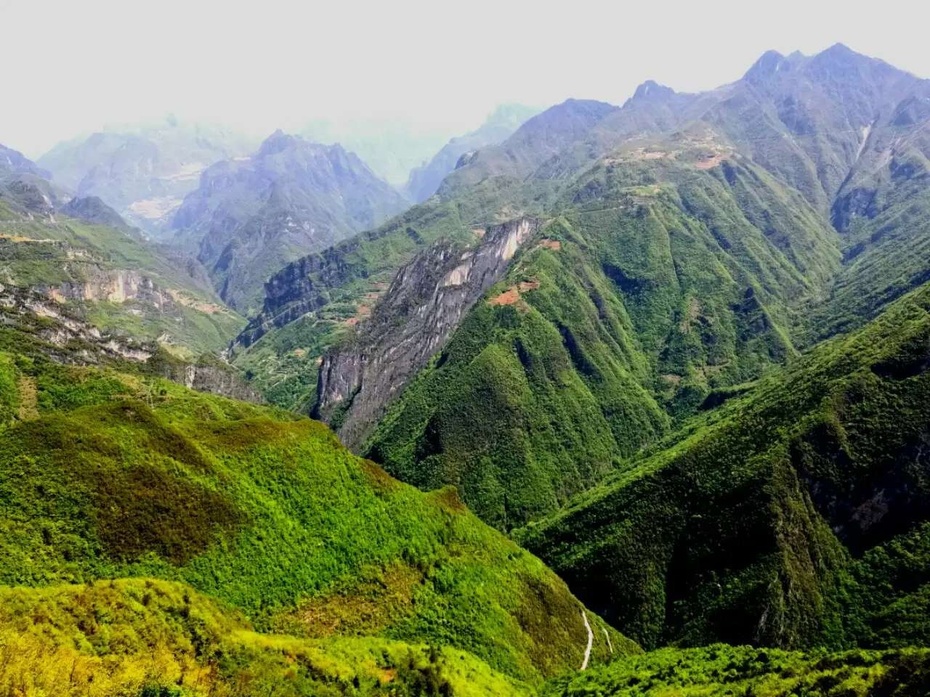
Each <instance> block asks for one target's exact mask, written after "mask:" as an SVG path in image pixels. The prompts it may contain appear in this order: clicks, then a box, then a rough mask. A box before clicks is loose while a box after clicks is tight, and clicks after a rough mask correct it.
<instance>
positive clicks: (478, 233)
mask: <svg viewBox="0 0 930 697" xmlns="http://www.w3.org/2000/svg"><path fill="white" fill-rule="evenodd" d="M471 234H473V235H474V236H475V237H477V238H478V239H479V240H480V239H481V238H482V237H484V236H485V235H487V234H488V231H487V230H485V229H484V228H480V227H479V228H475V229H474V230H472V231H471Z"/></svg>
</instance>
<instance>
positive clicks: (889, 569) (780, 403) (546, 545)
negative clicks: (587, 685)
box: [520, 287, 930, 647]
mask: <svg viewBox="0 0 930 697" xmlns="http://www.w3.org/2000/svg"><path fill="white" fill-rule="evenodd" d="M928 309H930V287H924V288H922V289H920V290H919V291H918V292H916V293H914V294H911V295H909V296H907V297H905V298H904V299H902V300H900V301H898V302H897V303H896V304H895V305H894V306H893V307H892V308H891V309H889V310H888V311H887V312H886V313H884V314H883V315H882V316H881V317H879V318H878V319H877V320H875V321H873V322H872V323H870V324H869V325H868V326H867V327H865V328H864V329H863V330H861V331H859V332H856V333H854V334H852V335H850V336H848V337H844V338H841V339H837V340H835V341H833V342H829V343H827V344H825V345H823V346H821V347H818V348H817V349H815V350H814V351H813V352H812V353H811V354H810V355H809V356H806V357H805V358H803V359H801V360H799V361H797V362H795V363H794V364H792V365H791V366H790V367H789V369H788V370H787V371H786V372H785V374H784V375H779V376H777V377H772V378H770V379H768V380H766V381H764V382H763V383H762V384H760V385H759V386H758V387H756V388H755V389H754V390H753V391H752V393H751V395H750V396H748V397H746V398H744V399H741V400H737V401H736V402H735V403H731V404H729V405H726V406H725V407H724V408H723V410H722V411H720V412H715V413H713V414H711V415H709V416H708V417H706V418H705V419H703V420H699V421H697V422H694V423H693V424H692V425H691V426H690V427H689V428H688V429H687V430H685V431H683V432H682V433H681V434H679V435H678V436H677V437H676V438H674V439H671V440H670V441H669V442H668V443H667V444H666V445H665V446H663V447H662V448H657V449H655V452H654V453H653V454H650V455H644V456H639V457H635V458H631V459H630V460H628V461H627V462H626V463H624V464H623V465H622V466H621V468H620V470H619V472H618V473H617V474H616V475H615V476H614V477H613V478H612V479H611V480H610V481H609V482H608V483H606V484H605V485H603V486H601V487H599V488H597V489H595V490H593V491H592V492H590V493H589V494H587V495H584V496H582V497H580V498H579V499H578V500H576V501H575V502H573V503H572V504H570V505H569V506H568V507H566V509H565V510H564V511H563V512H560V513H559V514H556V515H555V516H553V517H552V518H551V519H550V520H547V521H545V522H543V523H540V524H538V525H531V526H529V527H527V528H526V529H525V530H524V531H522V533H521V534H520V539H521V540H522V541H523V542H524V543H525V544H526V545H527V546H528V547H529V549H531V550H534V551H535V552H536V553H537V554H540V555H541V556H542V557H543V558H544V559H545V560H547V561H548V562H549V563H550V564H551V565H552V566H553V568H554V569H556V570H557V571H558V572H559V573H560V574H562V576H563V577H564V578H565V579H566V580H567V581H568V583H569V585H570V587H572V588H573V590H574V591H575V592H576V593H578V594H579V596H580V597H581V598H583V599H584V600H585V601H586V602H587V603H588V604H589V605H590V606H591V607H593V608H595V609H596V610H598V611H600V612H601V613H602V614H604V616H606V617H607V618H609V620H610V621H612V622H613V623H615V625H616V626H618V627H620V628H622V629H623V630H624V631H626V632H628V633H629V634H631V635H632V636H633V637H635V638H637V639H639V640H640V641H642V642H644V643H645V644H647V645H650V646H654V645H657V644H661V643H665V642H671V641H673V642H681V643H685V644H692V645H694V644H702V643H707V642H712V641H718V640H724V641H728V642H731V643H750V642H751V643H756V644H767V645H775V646H782V647H797V646H812V645H826V646H834V647H843V646H851V645H863V646H870V647H881V646H901V645H927V643H928V642H930V634H928V631H930V627H928V625H927V622H926V616H927V598H928V594H927V589H928V587H930V586H928V583H930V577H928V575H927V568H928V566H927V560H928V559H930V557H928V554H930V548H928V546H927V542H928V540H930V537H928V536H927V531H928V527H927V526H928V524H930V519H928V511H930V488H928V485H927V482H928V481H930V479H928V471H927V461H926V458H925V457H924V455H923V450H924V443H925V441H926V438H927V423H930V420H928V416H930V415H928V413H927V403H928V402H927V398H926V391H927V384H928V383H927V379H928V375H927V372H926V368H927V359H926V354H927V348H926V347H927V337H928V335H930V313H928Z"/></svg>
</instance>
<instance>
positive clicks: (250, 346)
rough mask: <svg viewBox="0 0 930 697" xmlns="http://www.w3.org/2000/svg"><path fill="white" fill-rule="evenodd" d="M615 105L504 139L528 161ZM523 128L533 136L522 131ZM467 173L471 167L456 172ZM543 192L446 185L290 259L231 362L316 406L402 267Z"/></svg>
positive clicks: (583, 108)
mask: <svg viewBox="0 0 930 697" xmlns="http://www.w3.org/2000/svg"><path fill="white" fill-rule="evenodd" d="M613 110H614V107H610V106H609V105H605V104H603V103H601V102H586V101H576V100H570V101H569V102H566V103H565V104H561V105H557V106H555V107H553V108H551V109H549V110H547V111H546V112H543V113H542V114H540V115H538V116H536V117H534V118H532V119H530V120H529V121H528V122H527V123H526V124H524V126H522V127H521V128H520V129H519V130H518V132H517V133H515V134H514V135H513V136H511V138H509V139H508V141H507V143H509V142H510V141H511V140H514V139H519V140H520V142H521V143H523V144H524V145H525V147H526V149H527V150H528V152H527V154H525V155H520V156H519V157H518V159H520V160H522V161H528V160H533V161H544V160H545V159H546V158H547V157H549V156H550V155H551V151H552V149H553V148H556V147H557V144H558V143H559V142H561V141H568V140H570V139H571V134H572V133H573V132H575V131H578V130H582V124H585V123H588V124H593V123H596V122H597V120H598V119H599V118H600V117H602V116H603V115H605V114H607V113H610V112H612V111H613ZM524 129H527V130H528V131H529V132H528V133H526V134H524V133H521V131H523V130H524ZM507 143H505V144H504V145H502V146H500V148H505V147H507ZM514 148H515V149H516V148H517V146H516V145H514ZM489 151H494V152H493V157H492V156H491V155H489V156H488V159H489V160H493V161H495V162H497V161H507V160H508V158H509V156H508V155H507V154H506V152H504V153H503V154H501V152H499V148H494V147H492V148H486V149H485V150H484V151H482V154H484V153H487V152H489ZM471 166H472V165H471V164H470V165H469V166H468V167H471ZM475 166H481V167H483V166H484V163H483V161H482V164H480V165H475ZM462 169H467V168H461V169H460V170H456V172H454V173H453V174H452V175H451V176H453V177H454V176H455V175H456V174H458V172H460V171H462ZM447 180H448V178H447ZM538 198H539V196H538V192H537V190H536V188H535V187H534V186H526V187H524V186H523V185H522V183H521V179H519V178H517V177H513V176H510V177H492V178H490V179H488V180H487V181H484V182H479V183H478V184H477V185H475V186H474V187H469V186H465V185H464V184H463V185H462V186H461V187H458V191H457V193H455V194H454V195H451V194H449V193H446V192H443V191H440V192H439V196H435V197H432V198H431V199H429V200H428V201H426V202H424V203H422V204H420V205H417V206H414V207H412V208H410V209H409V210H407V211H406V212H405V213H404V214H403V215H401V216H398V217H397V218H395V219H393V220H391V221H390V222H388V223H386V224H384V225H382V226H381V227H378V228H375V229H374V230H369V231H367V232H364V233H362V234H360V235H357V236H355V237H353V238H351V239H348V240H346V241H344V242H342V243H339V244H337V245H335V246H333V247H331V248H329V249H327V250H324V251H322V252H320V253H317V254H312V255H309V256H306V257H303V258H301V259H298V260H297V261H294V262H292V263H291V264H288V265H287V266H285V267H284V268H282V269H281V270H280V271H278V272H277V273H275V274H274V275H273V276H271V277H270V278H269V280H268V283H267V284H266V286H265V299H264V302H263V306H262V310H261V312H260V313H258V314H257V315H256V316H254V317H253V318H252V319H251V320H250V321H249V325H248V326H247V327H246V329H245V330H243V332H242V333H241V334H240V335H239V337H237V339H236V341H235V343H234V345H233V349H232V353H233V355H234V362H235V363H236V364H237V365H238V366H240V367H241V368H242V369H243V370H245V371H246V372H247V373H248V374H249V375H251V376H252V377H253V379H254V380H255V384H256V386H258V387H259V389H261V391H262V392H263V393H264V394H266V396H268V398H269V399H270V400H272V401H273V402H274V403H276V404H280V405H281V406H285V407H287V408H296V409H302V410H305V411H309V410H310V409H311V408H312V406H313V404H314V403H315V402H316V384H317V375H318V372H319V359H320V358H321V356H322V354H323V353H324V352H325V350H326V349H327V348H328V347H330V346H332V345H334V344H335V343H338V341H339V340H340V339H341V338H342V337H344V336H345V335H346V332H347V330H350V329H351V328H352V327H353V326H354V325H355V324H356V323H357V322H358V320H359V319H360V318H362V317H364V316H365V315H366V313H367V312H368V311H369V310H370V309H371V306H372V305H373V304H374V303H375V302H376V301H377V300H378V299H379V298H380V297H381V296H382V295H384V293H385V291H386V290H387V288H388V287H389V285H390V283H391V280H392V278H393V277H394V275H395V274H396V272H397V270H398V269H399V268H400V267H401V266H403V265H404V264H406V263H408V262H409V261H410V260H411V259H413V257H414V256H415V255H416V254H417V253H418V252H420V251H422V250H423V249H425V248H426V247H428V246H429V245H430V244H433V243H434V242H436V241H437V240H439V239H440V238H446V239H449V240H450V241H452V242H456V243H461V244H464V245H472V244H474V242H475V240H476V236H475V232H474V231H475V230H484V229H485V228H486V227H488V226H493V225H500V224H502V223H505V222H507V221H509V220H513V219H515V218H516V217H519V215H520V213H521V212H528V213H530V214H532V213H533V212H540V213H541V212H543V209H542V206H541V205H540V203H539V200H537V199H538Z"/></svg>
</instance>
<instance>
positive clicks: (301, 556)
mask: <svg viewBox="0 0 930 697" xmlns="http://www.w3.org/2000/svg"><path fill="white" fill-rule="evenodd" d="M0 420H2V422H3V424H4V425H3V426H0V470H2V472H0V490H2V492H0V501H2V504H0V560H2V561H0V569H2V570H0V583H2V584H5V585H9V586H42V587H55V588H62V590H61V592H62V593H64V594H65V595H66V596H67V594H69V593H75V592H78V593H79V592H81V591H80V589H77V590H67V589H64V588H63V587H62V586H61V584H87V583H92V582H94V581H95V580H96V579H112V578H125V577H145V578H152V577H154V578H162V579H165V580H170V581H174V582H179V583H185V584H188V585H190V586H192V587H193V588H194V589H196V590H197V591H198V592H200V593H204V594H206V595H207V596H210V597H211V598H213V599H214V600H215V601H218V602H219V603H220V604H221V607H224V608H236V609H238V610H239V611H240V612H241V613H242V614H243V615H244V616H245V617H246V618H247V619H248V620H250V621H251V622H252V623H253V624H254V626H255V627H256V628H258V629H260V630H262V631H268V630H277V631H286V632H287V633H290V634H295V635H300V636H306V637H317V638H326V637H332V636H372V637H381V638H384V639H391V640H396V641H401V642H410V643H413V644H421V643H432V644H434V645H437V646H450V647H457V648H459V649H461V650H464V651H468V652H470V653H472V654H474V655H475V656H477V657H478V658H479V659H481V660H483V661H485V662H486V663H487V664H488V665H490V666H491V667H492V668H493V669H494V670H496V671H499V672H501V673H503V674H506V675H508V676H510V677H511V678H514V679H517V680H523V681H526V682H529V683H532V684H538V683H539V682H540V681H541V680H542V679H543V678H546V677H549V676H553V675H555V674H557V673H560V672H562V671H565V670H571V669H577V668H578V667H579V666H580V665H581V664H582V662H583V659H584V655H585V652H586V646H587V643H588V637H589V636H591V637H593V639H592V640H593V653H592V658H591V660H592V661H599V660H606V659H607V658H608V657H609V656H611V654H612V653H613V652H617V653H618V654H619V653H626V652H632V651H636V650H638V649H637V648H636V646H635V645H634V644H633V643H632V642H629V641H627V640H626V639H624V638H623V637H621V636H620V635H619V634H617V633H615V632H613V630H611V629H609V628H608V627H607V626H606V625H605V624H603V623H602V622H601V621H600V620H599V619H598V618H596V617H595V616H594V615H591V614H590V613H586V612H585V610H584V608H583V606H582V605H581V604H580V603H578V601H577V600H575V599H574V598H573V597H572V596H571V595H570V594H569V593H568V591H567V589H566V587H565V585H564V584H563V583H562V582H561V581H560V580H559V579H558V578H557V577H556V576H555V575H553V574H552V573H551V572H550V571H548V570H547V569H546V568H545V567H544V566H543V565H542V564H541V563H540V562H539V561H538V560H536V559H535V558H533V557H532V556H531V555H529V554H527V553H526V552H524V551H522V550H520V548H518V547H517V546H516V545H514V544H513V543H512V542H510V541H509V540H507V539H506V538H504V537H503V536H501V535H500V534H498V533H496V532H494V531H493V530H491V529H490V528H488V527H487V526H485V525H484V524H482V523H481V522H480V521H478V519H477V518H475V517H474V516H473V515H472V514H471V513H469V512H468V511H467V510H466V509H465V507H464V506H463V505H462V504H461V503H460V502H459V500H458V498H457V497H456V495H455V492H454V491H452V490H450V489H445V490H441V491H437V492H433V493H431V494H423V493H420V492H418V491H417V490H416V489H414V488H412V487H410V486H407V485H404V484H400V483H399V482H396V481H395V480H393V479H391V478H390V477H389V476H387V475H386V474H385V473H384V472H383V471H382V470H380V469H379V468H378V467H377V466H376V465H374V464H372V463H370V462H366V461H364V460H360V459H359V458H357V457H355V456H353V455H352V454H351V453H349V452H348V451H347V450H345V449H344V448H343V447H342V446H341V445H339V443H338V441H337V440H336V438H335V437H334V435H333V434H332V433H331V432H330V431H329V430H328V429H327V428H326V427H325V426H323V425H322V424H319V423H316V422H312V421H309V420H307V419H298V418H296V417H292V416H290V415H287V414H285V413H282V412H277V411H274V410H270V409H267V408H262V407H257V406H253V405H248V404H245V403H241V402H233V401H229V400H225V399H223V398H220V397H213V396H208V395H202V394H198V393H194V392H191V391H188V390H186V389H184V388H183V387H180V386H177V385H175V384H173V383H169V382H165V381H160V380H153V379H151V378H147V377H145V376H143V375H141V374H138V373H136V374H125V373H117V372H113V371H108V370H100V369H93V368H82V367H78V366H72V367H68V366H62V365H58V364H55V363H50V362H48V361H47V360H45V359H43V358H42V357H32V358H30V357H25V356H19V355H17V354H15V353H14V354H9V353H7V354H4V355H3V356H2V358H0ZM128 588H130V589H132V588H137V589H138V588H140V585H139V584H137V583H134V582H133V583H130V584H129V586H128ZM143 588H144V586H143ZM127 592H129V591H127ZM142 592H143V593H144V592H145V591H144V590H143V591H142ZM165 592H167V593H169V594H173V595H174V596H177V594H178V593H179V592H182V591H171V590H170V589H169V590H167V591H165ZM63 602H64V601H63ZM65 606H67V603H66V602H65ZM586 623H587V624H590V626H591V627H593V630H594V632H595V633H593V634H590V635H589V633H588V631H587V630H586ZM221 639H222V640H224V641H225V640H227V639H229V640H235V636H232V637H229V636H222V637H221Z"/></svg>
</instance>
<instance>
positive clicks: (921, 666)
mask: <svg viewBox="0 0 930 697" xmlns="http://www.w3.org/2000/svg"><path fill="white" fill-rule="evenodd" d="M928 689H930V653H928V652H927V651H926V650H906V651H887V652H877V651H856V652H849V653H844V654H822V653H821V654H817V653H814V654H802V653H798V652H785V651H777V650H772V649H753V648H749V647H732V646H724V645H719V644H718V645H714V646H709V647H706V648H702V649H690V650H684V651H683V650H679V649H662V650H660V651H655V652H652V653H649V654H646V655H645V656H641V657H635V658H631V659H629V660H624V661H619V662H617V663H615V664H613V665H610V666H605V667H599V668H595V669H594V670H592V671H590V672H588V673H582V674H579V675H577V676H573V677H566V678H563V679H560V680H555V681H553V682H552V684H551V685H549V686H547V688H546V689H545V690H544V691H543V694H544V695H546V697H594V696H595V695H598V696H600V695H624V696H625V697H639V696H640V695H675V696H676V697H716V696H718V695H719V696H721V697H722V696H723V695H755V696H757V697H786V696H788V695H809V696H810V697H841V696H842V697H871V696H877V695H897V696H899V697H918V696H919V695H924V694H926V693H927V690H928Z"/></svg>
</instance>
